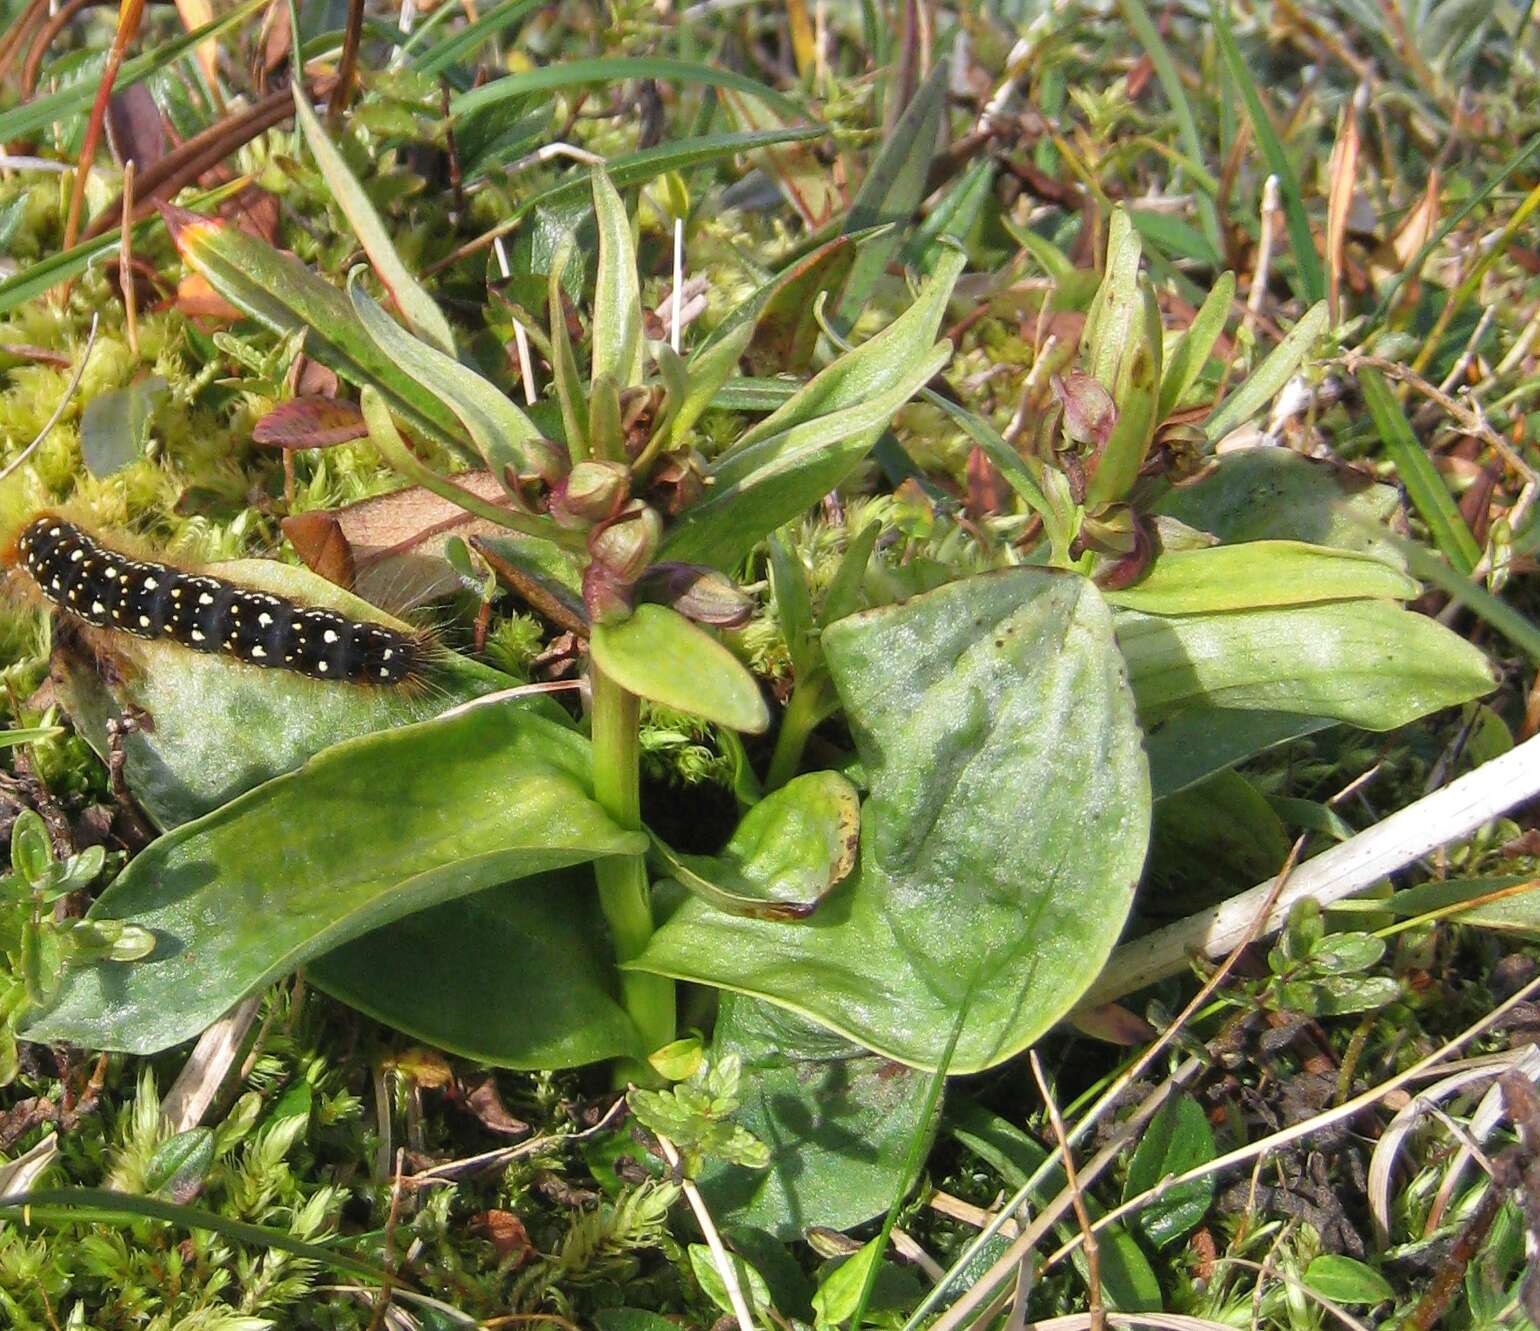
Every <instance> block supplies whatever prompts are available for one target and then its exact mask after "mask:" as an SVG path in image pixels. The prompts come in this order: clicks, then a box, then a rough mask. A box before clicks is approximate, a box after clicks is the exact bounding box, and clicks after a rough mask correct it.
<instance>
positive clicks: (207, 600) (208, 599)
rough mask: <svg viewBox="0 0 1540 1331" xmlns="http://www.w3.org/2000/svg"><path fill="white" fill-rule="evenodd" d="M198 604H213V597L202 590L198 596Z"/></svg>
mask: <svg viewBox="0 0 1540 1331" xmlns="http://www.w3.org/2000/svg"><path fill="white" fill-rule="evenodd" d="M198 604H199V605H213V604H214V598H213V597H212V596H210V595H209V594H208V593H207V592H204V593H203V594H202V595H201V596H199V597H198Z"/></svg>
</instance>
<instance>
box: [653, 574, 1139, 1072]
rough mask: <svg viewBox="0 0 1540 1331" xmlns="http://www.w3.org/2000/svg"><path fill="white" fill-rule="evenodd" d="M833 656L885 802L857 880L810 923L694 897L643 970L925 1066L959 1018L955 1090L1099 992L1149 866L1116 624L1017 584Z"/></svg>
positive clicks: (951, 602)
mask: <svg viewBox="0 0 1540 1331" xmlns="http://www.w3.org/2000/svg"><path fill="white" fill-rule="evenodd" d="M823 647H824V653H825V657H826V660H827V662H828V668H829V671H830V675H831V677H832V678H833V680H834V683H835V685H836V687H837V688H838V690H839V695H840V698H841V700H842V702H843V704H844V707H845V713H846V716H847V717H848V719H849V722H850V726H851V730H852V733H853V735H854V736H855V739H856V743H857V747H858V750H859V752H860V756H861V761H862V764H863V766H864V769H865V771H866V775H867V778H868V780H869V782H870V787H871V795H870V797H869V798H868V799H867V801H866V803H865V805H864V806H863V808H862V811H861V824H862V825H861V864H860V868H859V870H858V871H857V872H856V873H855V874H853V875H852V876H851V878H849V879H847V880H846V882H844V883H843V884H841V885H840V887H838V888H837V889H836V890H835V891H834V892H832V893H831V894H830V895H829V897H828V898H827V899H826V900H825V901H824V902H823V903H822V904H821V906H820V907H819V909H818V911H817V912H816V913H815V914H814V915H813V916H812V917H811V918H809V919H808V920H805V921H801V922H797V923H777V922H771V921H764V920H752V919H745V918H740V917H736V916H731V915H727V914H724V913H723V912H721V911H718V910H715V909H713V908H712V907H711V906H709V905H707V904H706V903H705V902H702V901H699V900H696V899H693V898H692V899H690V900H688V901H686V902H684V903H683V904H682V905H681V906H680V907H679V908H678V910H677V911H676V912H675V913H674V915H673V916H672V917H671V918H670V919H669V920H668V921H667V922H666V923H665V924H664V925H663V927H662V928H661V929H660V930H659V931H658V932H657V933H656V934H655V935H654V936H653V939H652V941H651V943H650V944H649V946H648V949H647V951H646V952H645V953H644V954H643V955H642V957H641V958H640V959H639V960H638V961H637V962H635V963H632V964H633V965H635V966H637V967H638V968H640V969H644V970H650V971H654V972H657V973H659V974H664V975H671V976H674V977H676V978H680V979H688V980H693V981H697V982H699V983H703V984H710V985H715V986H716V987H718V988H723V989H730V990H734V991H736V992H739V993H746V994H751V995H754V996H756V997H761V998H765V999H767V1000H769V1001H770V1002H773V1003H776V1004H779V1005H780V1006H783V1007H787V1008H790V1009H792V1010H794V1011H796V1012H799V1013H801V1014H802V1015H804V1016H806V1017H808V1018H810V1019H811V1020H813V1021H816V1022H818V1023H819V1024H820V1025H823V1026H827V1027H829V1028H830V1029H832V1030H835V1031H838V1032H840V1033H841V1034H843V1035H846V1036H847V1037H848V1038H850V1039H854V1040H857V1041H859V1042H860V1043H861V1044H863V1045H865V1046H866V1047H867V1048H869V1049H872V1050H874V1051H876V1052H878V1053H881V1054H884V1055H886V1056H887V1057H889V1058H893V1059H896V1060H898V1061H900V1062H904V1063H907V1064H910V1065H912V1066H917V1067H934V1066H935V1063H936V1061H937V1060H938V1059H940V1058H941V1056H942V1054H943V1051H944V1049H945V1046H946V1043H947V1040H948V1038H949V1035H950V1032H951V1031H952V1030H953V1028H954V1027H955V1026H956V1024H957V1021H958V1017H959V1013H961V1014H962V1028H961V1033H960V1035H959V1037H958V1042H957V1046H956V1050H955V1054H954V1056H953V1058H952V1060H951V1063H950V1070H951V1071H953V1072H957V1073H961V1072H970V1071H976V1070H978V1069H980V1068H984V1067H989V1066H992V1065H993V1064H995V1063H998V1062H1000V1061H1002V1060H1004V1059H1006V1058H1009V1057H1010V1056H1011V1055H1013V1054H1014V1053H1016V1052H1018V1051H1019V1050H1021V1049H1022V1048H1024V1047H1025V1046H1026V1045H1028V1044H1030V1043H1031V1041H1032V1040H1033V1039H1035V1038H1036V1037H1037V1036H1038V1035H1039V1034H1041V1033H1042V1031H1044V1030H1046V1029H1047V1028H1048V1027H1049V1026H1050V1025H1052V1024H1053V1022H1055V1021H1056V1020H1058V1018H1059V1016H1060V1015H1062V1014H1063V1013H1064V1012H1065V1011H1066V1010H1068V1008H1069V1007H1070V1006H1071V1005H1072V1004H1073V1003H1074V1001H1075V999H1076V998H1077V997H1078V996H1079V995H1080V994H1081V993H1082V992H1083V991H1084V989H1085V987H1086V985H1087V984H1088V983H1089V981H1090V979H1091V978H1092V977H1093V976H1094V975H1095V974H1096V971H1097V969H1098V968H1099V966H1100V965H1101V962H1102V959H1104V958H1105V957H1106V955H1107V953H1108V952H1109V951H1110V949H1111V947H1112V943H1113V941H1114V940H1115V939H1116V937H1117V935H1118V932H1119V931H1120V930H1121V928H1122V926H1123V920H1124V917H1125V915H1126V914H1127V911H1128V907H1129V903H1130V899H1131V893H1132V889H1133V885H1134V883H1135V882H1136V881H1137V879H1138V877H1139V871H1140V867H1141V865H1142V864H1143V861H1144V853H1145V843H1146V840H1147V837H1148V832H1149V818H1150V801H1149V785H1148V774H1147V772H1146V768H1145V761H1144V753H1143V748H1142V745H1141V741H1140V734H1139V728H1138V725H1137V723H1136V721H1135V719H1134V706H1133V696H1132V694H1131V692H1130V690H1129V687H1128V684H1127V682H1126V680H1125V678H1124V667H1123V662H1122V658H1121V656H1120V654H1119V652H1118V650H1117V647H1116V644H1115V642H1114V640H1113V636H1112V621H1111V616H1110V614H1109V613H1108V610H1107V608H1106V606H1105V604H1104V603H1103V602H1102V600H1101V597H1100V595H1099V594H1098V593H1097V591H1096V589H1095V587H1094V586H1092V585H1091V584H1090V583H1089V582H1088V581H1087V580H1086V579H1084V578H1081V577H1079V576H1077V575H1074V574H1061V573H1055V572H1051V571H1048V570H1043V569H1036V568H1014V569H1009V570H1005V571H1001V572H998V573H991V574H985V575H981V576H978V577H973V578H966V579H963V580H961V581H959V582H954V583H951V584H949V585H947V586H945V587H942V588H940V589H938V590H936V591H933V592H929V593H926V594H924V595H920V596H916V597H914V598H913V599H911V600H909V601H906V602H903V603H901V604H898V605H890V606H884V607H882V608H880V609H875V610H868V611H865V612H863V613H860V614H855V615H850V616H848V617H847V618H844V619H842V620H840V621H838V622H837V623H835V624H831V625H830V626H829V627H828V628H827V629H825V630H824V634H823ZM1026 792H1030V798H1027V797H1025V793H1026Z"/></svg>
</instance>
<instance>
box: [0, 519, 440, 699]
mask: <svg viewBox="0 0 1540 1331" xmlns="http://www.w3.org/2000/svg"><path fill="white" fill-rule="evenodd" d="M0 558H4V559H5V561H6V562H7V563H10V564H12V565H13V566H14V567H15V568H17V569H18V570H20V571H22V572H24V573H25V574H26V576H27V578H28V579H29V580H30V581H31V583H32V584H33V586H34V587H35V588H36V590H37V591H38V592H39V593H40V594H41V595H42V596H43V598H44V599H45V600H46V601H48V602H49V603H50V604H51V605H52V606H54V607H55V608H56V609H57V610H59V611H60V612H62V613H63V614H64V615H65V616H67V617H68V618H70V619H72V620H74V621H77V622H78V623H80V624H81V625H83V626H88V627H90V628H93V629H96V630H99V631H107V632H119V633H126V634H128V635H129V636H130V637H134V638H142V639H145V640H152V641H153V640H160V641H170V642H175V643H178V644H179V645H181V646H183V647H186V648H188V649H189V650H191V651H196V652H209V653H218V654H220V655H223V656H228V657H231V658H233V659H235V660H237V661H240V662H243V663H245V664H247V665H252V666H257V667H262V668H268V669H278V670H287V671H289V672H291V673H293V674H297V675H302V676H304V677H306V678H308V679H314V680H319V681H324V682H328V683H346V684H353V685H358V686H367V687H372V688H392V689H404V690H408V691H413V690H417V689H421V688H423V687H425V684H426V680H427V675H428V669H429V667H430V665H431V663H432V659H433V656H434V655H435V647H434V645H433V643H432V640H431V638H430V637H429V635H428V634H426V633H421V632H417V631H410V630H404V629H401V628H397V627H395V626H393V625H389V624H383V623H379V622H377V621H374V620H368V619H357V618H353V617H351V616H349V615H346V614H343V613H342V612H341V611H338V610H333V609H330V608H326V607H318V606H307V605H302V604H300V603H299V602H297V601H294V600H292V599H290V598H289V597H286V596H279V595H275V594H273V593H271V592H267V591H261V590H258V589H256V588H252V587H247V586H243V585H242V584H240V583H237V582H232V581H230V580H228V579H225V578H221V577H218V576H215V575H214V574H212V573H196V572H191V571H188V570H185V569H181V568H177V567H175V566H174V565H171V564H167V563H163V562H161V561H159V560H153V559H136V558H133V557H131V556H129V555H127V554H125V553H124V552H122V551H121V550H117V549H113V548H112V547H110V546H107V545H104V544H103V543H102V542H100V541H98V540H97V539H96V537H94V536H92V535H91V534H89V533H88V532H86V531H84V530H83V529H82V528H80V527H79V526H77V525H76V524H75V523H73V522H71V521H70V520H69V519H68V518H65V517H62V516H61V515H59V514H57V513H51V512H45V513H41V514H39V515H38V516H36V517H34V518H33V519H32V520H31V521H30V522H29V523H27V524H26V525H25V526H24V527H23V528H22V530H21V531H20V532H19V534H18V535H17V536H16V539H15V541H14V543H13V546H12V547H11V548H9V549H7V550H5V551H4V552H3V553H0Z"/></svg>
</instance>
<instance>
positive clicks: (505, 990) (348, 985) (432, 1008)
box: [305, 870, 647, 1070]
mask: <svg viewBox="0 0 1540 1331" xmlns="http://www.w3.org/2000/svg"><path fill="white" fill-rule="evenodd" d="M598 918H599V905H598V902H597V901H596V900H595V899H594V885H593V874H592V873H591V872H586V871H584V870H564V871H560V872H557V873H548V874H537V875H532V876H531V877H528V878H522V879H520V880H519V881H518V882H516V883H509V884H506V885H504V886H502V887H493V888H488V889H487V890H486V891H485V892H477V893H475V894H474V895H472V896H468V897H462V898H460V899H459V900H456V901H450V902H445V903H444V904H443V905H439V906H430V907H429V908H428V909H427V910H421V911H417V912H416V913H415V914H412V915H408V916H407V917H406V918H405V919H401V920H397V921H396V922H395V923H394V924H387V925H385V926H384V927H383V928H381V929H376V930H374V932H372V933H368V934H365V935H364V936H363V937H362V938H355V939H354V940H353V941H352V942H350V943H344V944H343V945H342V946H341V947H339V948H336V949H334V950H333V951H331V952H328V953H326V955H325V956H322V957H317V958H316V959H315V960H314V961H312V962H311V963H310V964H309V965H308V966H307V967H306V968H305V974H306V976H307V977H308V978H309V980H310V982H311V983H312V984H314V985H316V986H317V987H318V988H321V989H324V990H325V991H326V992H327V993H329V994H331V995H332V996H333V997H334V998H340V999H341V1000H342V1001H343V1002H344V1003H347V1004H348V1005H349V1006H350V1007H355V1008H357V1009H358V1010H359V1011H360V1012H365V1013H367V1014H368V1015H369V1016H371V1017H373V1018H374V1019H375V1020H377V1021H382V1022H384V1023H385V1024H386V1025H388V1026H391V1027H394V1028H395V1029H396V1030H398V1031H405V1032H406V1033H407V1034H408V1035H410V1036H412V1037H413V1038H414V1039H417V1040H422V1041H424V1042H425V1043H427V1044H431V1045H432V1046H433V1047H434V1048H436V1049H444V1050H447V1051H448V1052H449V1053H452V1054H458V1055H460V1056H461V1057H463V1058H471V1059H475V1060H476V1061H477V1062H478V1063H488V1064H492V1065H493V1066H495V1067H504V1068H523V1069H530V1070H534V1069H539V1068H570V1067H577V1066H580V1065H581V1064H584V1063H595V1062H598V1061H600V1060H602V1059H610V1058H621V1057H633V1058H642V1057H645V1055H646V1053H647V1050H646V1049H645V1048H644V1047H643V1041H642V1039H641V1037H640V1036H639V1035H638V1034H637V1033H636V1028H635V1027H634V1026H632V1024H631V1019H630V1018H629V1017H628V1016H626V1013H625V1010H624V1009H623V1008H622V1007H621V1006H620V1004H619V1002H617V1001H616V998H615V989H616V987H615V970H614V959H613V957H612V956H611V955H610V952H609V948H608V945H607V942H606V939H605V938H604V935H603V933H602V932H601V931H599V930H597V929H596V928H595V927H594V922H595V920H597V919H598ZM404 959H405V970H404V972H403V962H404ZM557 975H559V976H560V977H561V982H560V984H553V983H552V977H553V976H557Z"/></svg>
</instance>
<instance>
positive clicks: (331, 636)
mask: <svg viewBox="0 0 1540 1331" xmlns="http://www.w3.org/2000/svg"><path fill="white" fill-rule="evenodd" d="M321 641H322V642H336V641H337V630H336V629H327V630H326V632H325V633H323V634H322V635H321Z"/></svg>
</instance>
